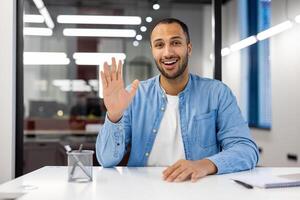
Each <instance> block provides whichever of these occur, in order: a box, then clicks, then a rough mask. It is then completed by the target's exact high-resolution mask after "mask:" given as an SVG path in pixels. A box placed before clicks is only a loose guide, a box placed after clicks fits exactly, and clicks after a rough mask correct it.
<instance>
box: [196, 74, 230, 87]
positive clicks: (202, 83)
mask: <svg viewBox="0 0 300 200" xmlns="http://www.w3.org/2000/svg"><path fill="white" fill-rule="evenodd" d="M191 81H192V83H193V85H195V86H196V87H205V88H207V87H208V88H224V87H227V86H226V85H225V84H224V83H223V82H221V81H219V80H216V79H212V78H206V77H201V76H199V75H196V74H191Z"/></svg>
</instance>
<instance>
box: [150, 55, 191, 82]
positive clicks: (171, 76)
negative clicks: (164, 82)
mask: <svg viewBox="0 0 300 200" xmlns="http://www.w3.org/2000/svg"><path fill="white" fill-rule="evenodd" d="M180 60H181V59H180ZM180 60H179V61H180ZM155 64H156V67H157V69H158V70H159V71H160V73H161V75H163V76H164V77H165V78H167V79H171V80H174V79H176V78H178V77H179V76H181V75H182V74H183V72H184V71H185V69H186V68H187V66H188V53H186V55H185V56H184V57H183V58H182V62H181V63H179V66H178V69H177V71H176V72H175V74H168V73H167V72H166V71H165V69H164V68H163V67H162V66H161V65H160V64H159V63H158V62H157V61H156V60H155Z"/></svg>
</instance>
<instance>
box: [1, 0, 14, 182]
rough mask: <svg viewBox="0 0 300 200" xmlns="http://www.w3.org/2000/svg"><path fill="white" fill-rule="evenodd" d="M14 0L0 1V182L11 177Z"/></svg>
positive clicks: (12, 159) (12, 171)
mask: <svg viewBox="0 0 300 200" xmlns="http://www.w3.org/2000/svg"><path fill="white" fill-rule="evenodd" d="M15 16H16V0H10V1H0V19H1V23H0V30H1V32H0V44H1V48H0V88H1V90H0V91H1V98H0V127H1V129H0V183H2V182H4V181H7V180H10V179H11V178H13V177H14V158H15V156H14V153H15V145H14V141H15V138H14V137H15V119H14V118H15V113H14V112H15V109H14V108H15V93H14V91H15V83H14V81H15V69H16V67H15V66H16V65H15V64H16V62H15V58H16V56H15V51H16V42H15V41H16V38H15V33H16V29H15V24H16V23H15Z"/></svg>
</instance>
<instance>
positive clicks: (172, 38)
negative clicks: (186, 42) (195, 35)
mask: <svg viewBox="0 0 300 200" xmlns="http://www.w3.org/2000/svg"><path fill="white" fill-rule="evenodd" d="M174 39H183V38H182V37H181V36H174V37H171V38H170V40H174ZM162 40H163V39H161V38H158V39H156V40H154V41H153V43H154V42H159V41H162Z"/></svg>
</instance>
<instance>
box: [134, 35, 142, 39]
mask: <svg viewBox="0 0 300 200" xmlns="http://www.w3.org/2000/svg"><path fill="white" fill-rule="evenodd" d="M135 39H137V40H142V39H143V36H142V35H136V37H135Z"/></svg>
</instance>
